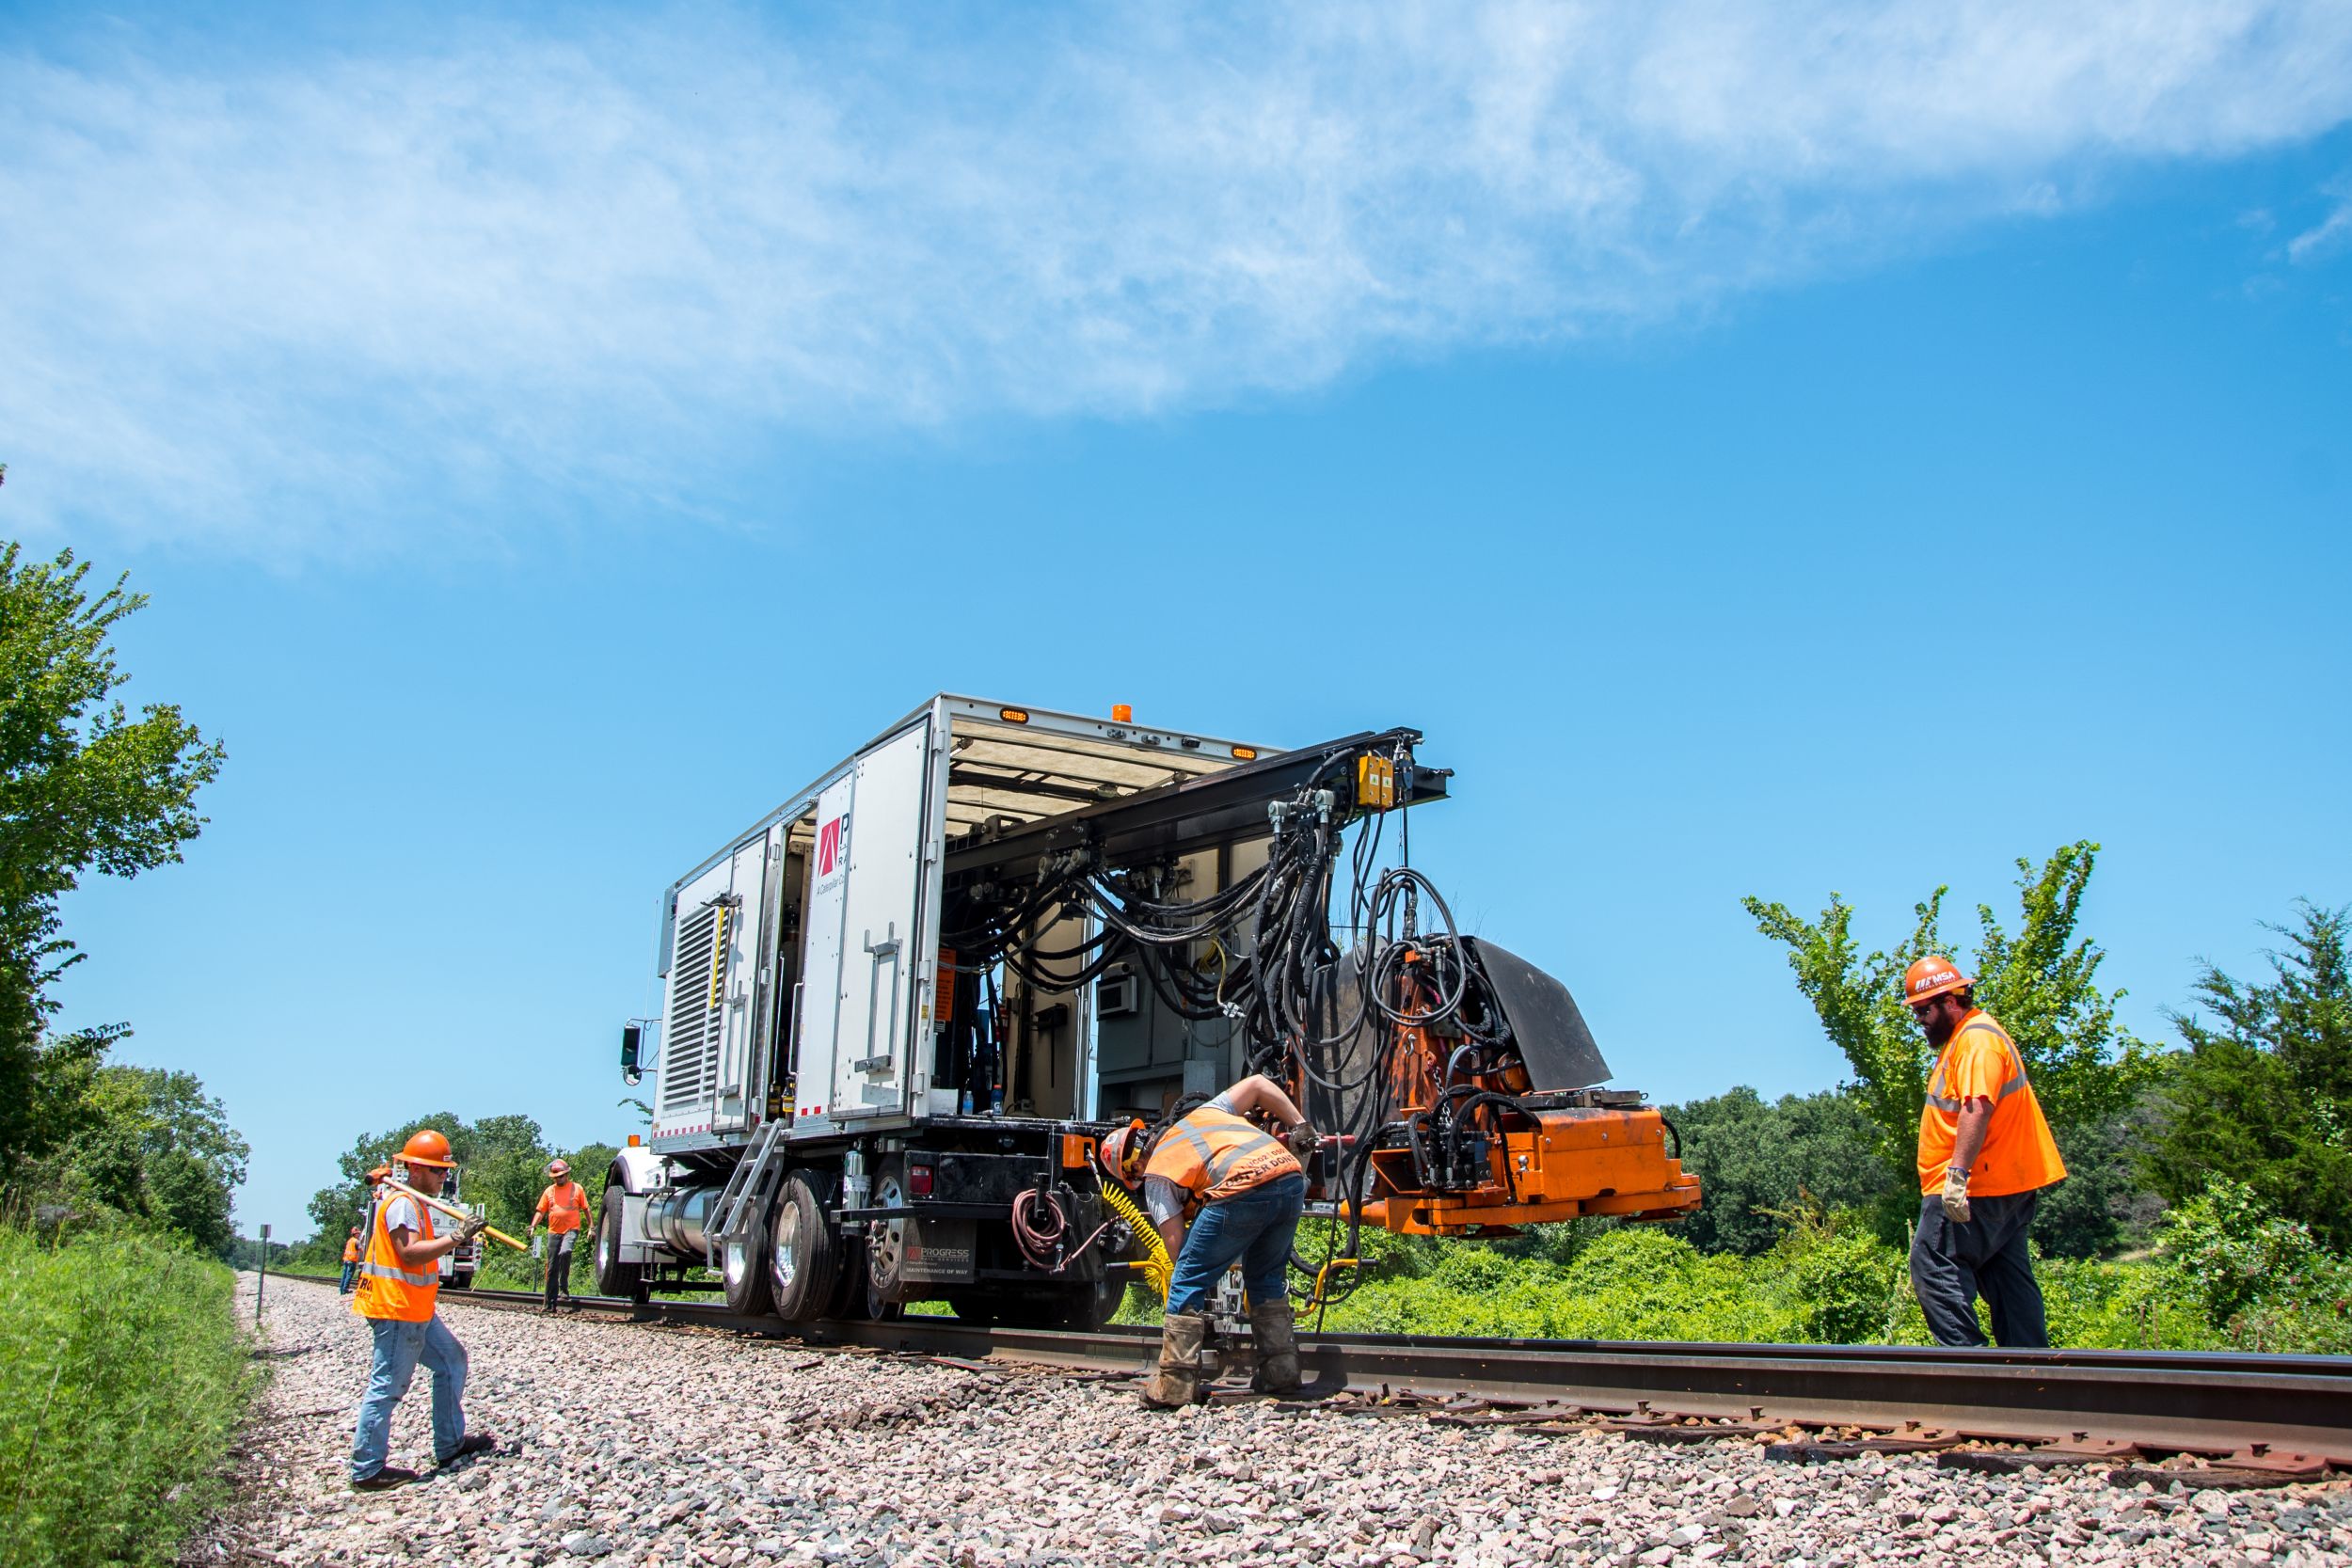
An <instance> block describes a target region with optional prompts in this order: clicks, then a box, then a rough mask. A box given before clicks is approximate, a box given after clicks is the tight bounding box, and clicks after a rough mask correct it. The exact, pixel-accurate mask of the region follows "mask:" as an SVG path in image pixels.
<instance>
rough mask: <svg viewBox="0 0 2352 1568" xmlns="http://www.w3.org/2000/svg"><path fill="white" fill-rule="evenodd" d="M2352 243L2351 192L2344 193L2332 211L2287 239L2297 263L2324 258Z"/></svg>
mask: <svg viewBox="0 0 2352 1568" xmlns="http://www.w3.org/2000/svg"><path fill="white" fill-rule="evenodd" d="M2347 245H2352V195H2344V196H2343V198H2342V199H2340V200H2338V201H2337V203H2336V207H2335V211H2333V212H2331V213H2329V214H2328V215H2327V216H2326V217H2324V218H2322V219H2320V220H2319V222H2317V223H2316V224H2313V225H2312V227H2311V228H2309V229H2306V230H2303V232H2301V233H2300V234H2297V235H2296V236H2295V238H2293V239H2291V240H2289V241H2288V242H2287V260H2288V261H2293V262H2295V263H2296V265H2298V266H2302V265H2308V264H2310V263H2312V262H2314V261H2321V260H2324V259H2325V258H2327V257H2329V256H2332V255H2334V254H2335V253H2336V252H2337V251H2339V250H2342V249H2344V247H2345V246H2347Z"/></svg>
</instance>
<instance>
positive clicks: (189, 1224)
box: [20, 1056, 252, 1257]
mask: <svg viewBox="0 0 2352 1568" xmlns="http://www.w3.org/2000/svg"><path fill="white" fill-rule="evenodd" d="M43 1088H44V1091H45V1094H46V1098H47V1099H49V1100H51V1101H55V1102H56V1105H55V1106H54V1107H53V1108H51V1109H49V1110H47V1111H45V1112H44V1113H43V1114H44V1116H45V1117H47V1118H48V1120H49V1123H50V1125H51V1126H52V1127H53V1128H56V1129H57V1130H58V1134H57V1136H56V1142H55V1144H54V1146H53V1147H52V1148H50V1150H49V1153H48V1155H47V1157H46V1158H45V1159H44V1160H43V1161H42V1162H41V1164H40V1165H39V1166H37V1167H33V1168H32V1169H31V1170H29V1171H28V1173H27V1175H26V1178H25V1180H24V1184H23V1185H22V1186H21V1187H20V1192H21V1193H22V1194H23V1195H24V1196H27V1197H30V1198H32V1199H33V1200H34V1201H36V1202H41V1203H48V1202H57V1203H62V1204H64V1205H66V1206H67V1207H68V1208H69V1209H73V1210H80V1211H85V1212H89V1211H98V1212H103V1211H111V1212H115V1213H117V1214H120V1215H124V1216H127V1217H129V1218H132V1219H135V1220H139V1221H143V1222H145V1223H147V1224H149V1225H151V1226H154V1227H159V1228H162V1229H166V1230H171V1231H176V1232H178V1233H179V1234H180V1235H182V1236H184V1237H186V1238H187V1239H188V1240H189V1241H191V1242H193V1243H196V1245H197V1246H199V1247H200V1248H202V1249H203V1250H204V1251H206V1252H208V1253H212V1254H214V1255H215V1256H222V1257H225V1256H227V1254H228V1249H229V1246H230V1241H231V1239H232V1232H231V1228H230V1220H229V1213H230V1206H231V1204H232V1203H233V1201H234V1198H235V1190H236V1188H237V1187H238V1186H239V1185H241V1184H242V1183H243V1182H244V1180H245V1176H246V1160H247V1159H248V1158H249V1156H250V1154H251V1152H252V1151H251V1149H250V1148H248V1147H247V1146H246V1141H245V1140H244V1139H243V1138H242V1137H240V1136H238V1134H237V1132H236V1130H235V1129H234V1128H232V1127H230V1125H229V1119H228V1117H227V1115H226V1113H225V1112H224V1111H223V1109H222V1107H221V1103H220V1101H218V1100H216V1099H215V1098H213V1097H211V1096H209V1095H207V1094H205V1092H204V1085H203V1083H202V1082H201V1081H200V1080H199V1079H198V1077H197V1076H196V1075H195V1074H194V1073H192V1072H168V1071H166V1070H164V1069H161V1068H138V1067H104V1066H101V1065H98V1063H97V1061H96V1059H95V1057H94V1056H85V1057H82V1058H80V1059H77V1060H74V1061H72V1063H71V1064H70V1065H66V1064H60V1063H58V1062H56V1061H55V1060H53V1061H52V1062H51V1070H50V1071H49V1072H48V1073H47V1074H46V1075H45V1076H44V1078H43Z"/></svg>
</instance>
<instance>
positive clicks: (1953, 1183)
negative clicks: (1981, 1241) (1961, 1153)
mask: <svg viewBox="0 0 2352 1568" xmlns="http://www.w3.org/2000/svg"><path fill="white" fill-rule="evenodd" d="M1944 1217H1945V1218H1946V1219H1947V1220H1950V1221H1951V1222H1952V1223H1953V1224H1954V1225H1966V1224H1967V1223H1968V1173H1967V1172H1966V1171H1964V1170H1963V1169H1961V1168H1960V1167H1959V1166H1958V1165H1947V1166H1945V1167H1944Z"/></svg>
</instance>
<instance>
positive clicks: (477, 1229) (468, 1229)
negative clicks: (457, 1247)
mask: <svg viewBox="0 0 2352 1568" xmlns="http://www.w3.org/2000/svg"><path fill="white" fill-rule="evenodd" d="M489 1228H490V1222H489V1221H488V1220H486V1219H485V1218H483V1217H482V1216H481V1215H480V1214H476V1215H474V1216H473V1218H471V1219H469V1220H468V1221H466V1223H465V1224H463V1225H461V1226H459V1227H457V1239H458V1240H459V1241H461V1242H470V1241H472V1240H473V1239H474V1238H475V1237H476V1236H479V1235H481V1234H482V1233H483V1232H484V1231H485V1230H487V1229H489Z"/></svg>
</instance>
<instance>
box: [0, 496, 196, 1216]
mask: <svg viewBox="0 0 2352 1568" xmlns="http://www.w3.org/2000/svg"><path fill="white" fill-rule="evenodd" d="M88 572H89V567H88V565H87V562H76V561H75V560H74V559H73V554H72V551H71V550H68V551H66V552H64V553H62V554H60V555H59V556H57V557H56V560H54V561H28V560H26V559H25V558H24V553H23V550H22V548H21V546H17V545H15V544H13V543H11V544H8V545H5V546H0V1180H14V1179H15V1178H16V1177H17V1176H18V1174H19V1173H20V1172H21V1170H22V1168H23V1167H24V1164H25V1163H26V1162H27V1161H31V1160H37V1159H39V1158H40V1157H41V1156H42V1155H43V1154H45V1153H46V1152H47V1151H48V1149H49V1148H53V1147H54V1146H55V1144H56V1140H57V1138H58V1137H59V1136H60V1135H61V1133H62V1132H64V1131H66V1130H62V1129H59V1128H56V1127H55V1126H44V1125H43V1124H42V1122H41V1120H40V1117H41V1115H42V1111H43V1108H44V1106H48V1107H50V1108H52V1109H54V1108H55V1107H56V1099H57V1097H56V1095H55V1094H54V1092H52V1091H51V1090H50V1089H49V1088H47V1087H45V1086H44V1083H43V1080H44V1078H45V1076H46V1075H48V1074H49V1073H51V1072H53V1071H58V1070H65V1071H72V1070H77V1069H87V1068H88V1067H89V1066H90V1065H91V1064H92V1063H94V1061H95V1059H96V1057H97V1056H100V1055H103V1053H104V1049H105V1046H106V1045H107V1044H108V1043H111V1040H112V1039H113V1037H115V1034H116V1033H119V1031H115V1032H109V1031H105V1030H99V1031H92V1032H87V1033H85V1034H84V1035H81V1036H77V1037H69V1038H68V1039H66V1040H63V1041H54V1042H53V1041H48V1040H45V1039H44V1038H43V1034H44V1026H45V1024H46V1022H47V1020H48V1018H49V1017H50V1016H51V1014H52V1013H54V1011H55V1010H56V1004H55V1002H54V1000H52V999H51V998H50V996H49V995H48V990H49V987H50V984H51V982H53V981H54V980H55V979H56V977H57V976H58V975H59V974H61V973H63V972H64V971H65V970H66V969H67V968H68V967H70V966H71V965H72V963H74V962H75V961H76V959H77V958H79V957H80V955H79V954H77V953H76V952H75V951H74V950H73V947H72V943H71V942H67V941H66V940H65V939H64V938H63V937H61V936H60V935H59V934H58V931H59V923H58V917H57V901H58V899H59V898H60V897H61V896H62V895H65V894H67V893H70V892H72V890H73V889H74V888H75V887H77V886H79V885H80V882H81V879H82V877H83V876H84V875H85V874H86V873H87V872H89V871H91V870H93V869H95V870H97V871H99V872H102V873H104V874H107V875H111V876H118V877H133V876H136V875H137V874H138V873H140V872H141V871H146V870H150V869H151V868H153V867H155V866H158V865H162V864H166V863H169V862H173V861H177V860H179V859H180V858H181V847H182V846H183V845H184V844H186V843H187V841H188V840H190V839H192V838H194V837H196V836H197V834H198V833H199V832H200V831H201V830H202V828H203V826H204V818H203V817H201V816H198V815H197V813H196V807H195V798H196V793H197V791H198V790H199V788H201V787H202V786H203V785H204V784H208V783H210V782H211V781H212V780H213V779H214V778H215V776H216V775H217V774H218V773H219V771H220V766H221V762H222V760H223V757H224V755H225V752H223V750H222V748H221V747H220V746H219V745H218V744H217V743H214V744H209V745H208V744H206V743H205V741H204V739H203V737H202V736H200V735H199V734H198V732H197V729H196V726H195V725H193V724H191V723H189V722H188V721H186V720H185V719H184V718H183V717H182V716H181V712H180V710H179V708H178V707H176V706H174V705H170V704H167V703H158V704H150V705H147V706H146V707H144V708H142V709H141V710H140V711H139V714H138V716H137V717H136V718H134V717H133V716H132V715H131V713H130V711H129V709H128V708H126V707H125V706H124V705H123V704H122V702H121V701H120V699H119V698H117V697H116V696H115V695H114V693H115V692H116V691H117V690H118V689H119V688H120V687H121V686H122V685H123V684H124V683H125V682H126V681H127V680H129V679H130V676H129V675H128V674H127V673H125V672H124V671H123V670H122V669H121V668H120V667H119V665H118V664H117V663H116V662H115V654H114V649H113V648H112V647H111V646H109V645H108V643H107V638H108V637H109V635H111V633H112V631H113V628H114V626H116V624H117V623H119V621H121V620H122V619H123V617H125V616H127V615H130V614H133V613H135V611H136V610H139V609H140V608H141V607H142V606H143V605H144V604H145V603H146V602H147V601H146V598H145V596H144V595H142V594H131V593H128V592H126V591H125V589H124V583H125V582H126V581H127V580H128V579H127V578H117V579H116V580H115V583H114V585H113V586H112V587H110V588H108V589H106V590H104V591H103V592H102V593H97V594H92V593H91V592H90V591H89V589H88V588H87V586H86V584H85V581H84V579H85V578H87V575H88ZM68 1098H69V1099H71V1097H70V1096H69V1097H68Z"/></svg>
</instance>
